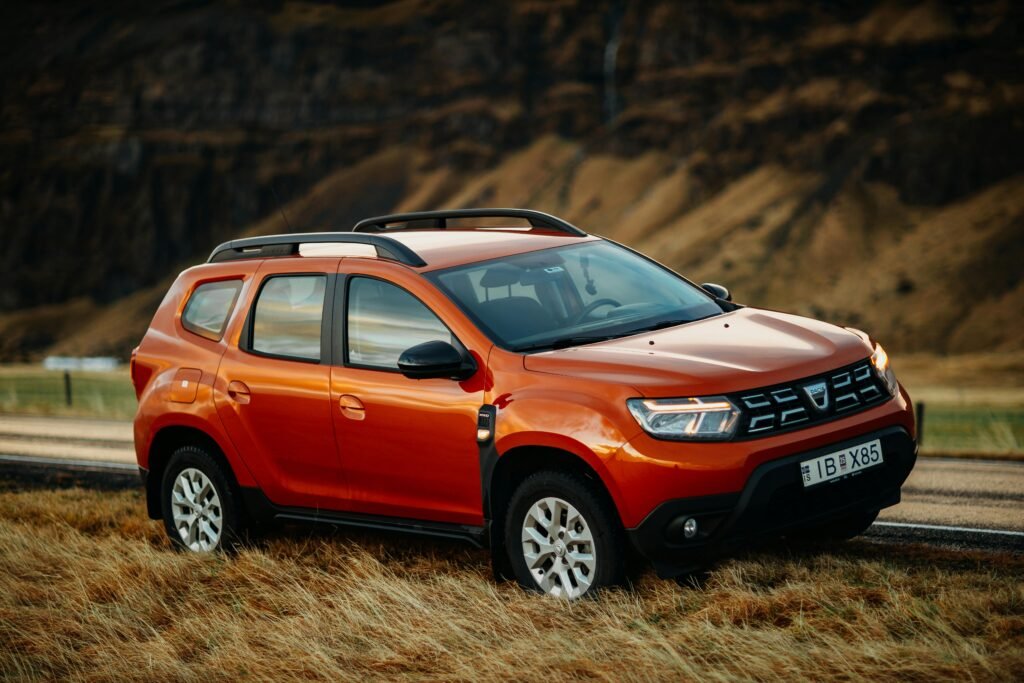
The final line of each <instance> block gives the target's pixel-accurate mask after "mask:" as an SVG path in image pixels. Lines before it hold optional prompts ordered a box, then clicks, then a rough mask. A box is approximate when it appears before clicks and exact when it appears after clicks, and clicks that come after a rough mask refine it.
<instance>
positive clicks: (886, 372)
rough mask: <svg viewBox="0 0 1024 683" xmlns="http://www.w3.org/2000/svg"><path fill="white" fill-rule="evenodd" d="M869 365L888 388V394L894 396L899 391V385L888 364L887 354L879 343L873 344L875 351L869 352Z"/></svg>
mask: <svg viewBox="0 0 1024 683" xmlns="http://www.w3.org/2000/svg"><path fill="white" fill-rule="evenodd" d="M871 366H872V367H873V368H874V369H875V374H877V375H878V379H880V380H882V383H883V384H884V385H885V386H886V388H887V389H888V390H889V395H890V396H895V395H896V394H898V393H899V391H900V385H899V383H898V382H897V381H896V373H894V372H893V371H892V367H890V365H889V354H887V353H886V352H885V349H883V348H882V345H881V344H875V352H874V353H872V354H871Z"/></svg>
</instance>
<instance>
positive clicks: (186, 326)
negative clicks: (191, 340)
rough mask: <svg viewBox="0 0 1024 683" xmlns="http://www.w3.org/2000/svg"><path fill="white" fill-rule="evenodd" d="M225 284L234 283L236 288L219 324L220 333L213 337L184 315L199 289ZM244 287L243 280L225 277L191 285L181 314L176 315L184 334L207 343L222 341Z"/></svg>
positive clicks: (241, 278) (235, 277)
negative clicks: (199, 338) (204, 340)
mask: <svg viewBox="0 0 1024 683" xmlns="http://www.w3.org/2000/svg"><path fill="white" fill-rule="evenodd" d="M225 282H234V283H237V286H236V288H235V295H234V296H233V297H232V298H231V303H230V304H229V305H228V310H227V314H225V316H224V322H222V323H221V326H220V332H219V333H218V334H217V336H213V333H212V332H210V331H209V330H205V329H203V328H201V327H198V326H196V325H193V324H192V323H190V322H189V321H187V320H186V319H185V314H186V313H188V307H189V306H190V305H192V302H193V300H194V299H195V296H196V293H197V292H198V291H199V290H200V289H202V288H203V287H206V286H207V285H219V284H223V283H225ZM244 286H245V278H243V277H237V276H234V277H226V278H221V279H217V280H204V281H202V282H199V283H196V284H195V285H193V286H192V291H191V292H189V294H188V297H187V298H186V299H185V303H184V304H183V305H182V307H181V313H180V314H179V315H178V322H179V323H181V327H182V329H183V330H185V331H186V332H188V333H189V334H194V335H196V336H197V337H201V338H202V339H206V340H207V341H212V342H219V341H220V340H222V339H224V333H225V332H227V329H228V323H229V322H231V317H232V316H233V315H234V313H235V307H237V306H238V299H239V298H240V296H241V294H242V288H243V287H244Z"/></svg>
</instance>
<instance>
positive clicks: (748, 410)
mask: <svg viewBox="0 0 1024 683" xmlns="http://www.w3.org/2000/svg"><path fill="white" fill-rule="evenodd" d="M730 398H731V399H732V401H733V402H734V403H735V404H736V405H738V406H740V407H741V408H742V409H743V417H742V418H741V421H740V425H739V429H738V431H737V435H738V437H739V438H753V437H760V436H768V435H770V434H778V433H780V432H784V431H789V430H791V429H799V428H802V427H807V426H809V425H814V424H820V423H822V422H828V421H829V420H835V419H837V418H840V417H844V416H845V415H849V414H852V413H856V412H859V411H861V410H864V409H865V408H870V407H871V406H874V405H877V404H879V403H882V402H884V401H885V400H886V399H888V398H890V396H889V393H888V391H887V390H886V389H885V387H884V386H883V385H882V383H881V382H880V381H879V379H878V376H877V375H875V373H874V371H872V369H871V364H870V363H869V362H868V361H866V360H864V361H860V362H859V363H854V364H853V365H850V366H847V367H845V368H840V369H838V370H833V371H831V372H827V373H825V374H822V375H815V376H813V377H807V378H804V379H801V380H797V381H795V382H787V383H786V384H779V385H776V386H773V387H766V388H764V389H754V390H752V391H745V392H741V393H738V394H732V395H731V396H730Z"/></svg>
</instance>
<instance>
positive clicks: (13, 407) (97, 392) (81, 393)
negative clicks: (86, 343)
mask: <svg viewBox="0 0 1024 683" xmlns="http://www.w3.org/2000/svg"><path fill="white" fill-rule="evenodd" d="M70 374H71V405H68V404H67V395H66V393H65V386H64V373H63V372H60V371H55V370H44V369H43V368H41V367H39V366H32V365H14V366H7V367H0V412H5V413H24V414H31V415H74V416H80V417H98V418H109V419H130V418H132V417H134V415H135V409H136V407H137V405H138V404H137V402H136V400H135V390H134V389H133V388H132V383H131V379H130V378H129V377H128V368H127V367H125V368H124V369H122V370H117V371H112V372H85V371H74V370H73V371H71V373H70Z"/></svg>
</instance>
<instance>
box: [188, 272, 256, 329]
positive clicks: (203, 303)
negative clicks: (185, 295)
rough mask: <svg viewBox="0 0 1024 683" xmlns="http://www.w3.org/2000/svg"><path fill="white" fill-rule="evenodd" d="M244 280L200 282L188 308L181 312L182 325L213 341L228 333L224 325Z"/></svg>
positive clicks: (189, 301)
mask: <svg viewBox="0 0 1024 683" xmlns="http://www.w3.org/2000/svg"><path fill="white" fill-rule="evenodd" d="M241 289H242V281H241V280H222V281H220V282H207V283H205V284H202V285H199V286H198V287H196V288H195V291H193V292H192V296H190V297H189V299H188V303H187V304H185V310H184V311H182V313H181V325H182V327H184V328H185V329H186V330H188V331H189V332H192V333H193V334H198V335H199V336H200V337H205V338H207V339H211V340H213V341H219V340H220V338H221V337H223V336H224V327H225V326H226V325H227V324H228V318H229V317H230V315H231V311H232V310H233V309H234V307H235V301H236V300H237V299H238V292H239V291H240V290H241Z"/></svg>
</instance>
